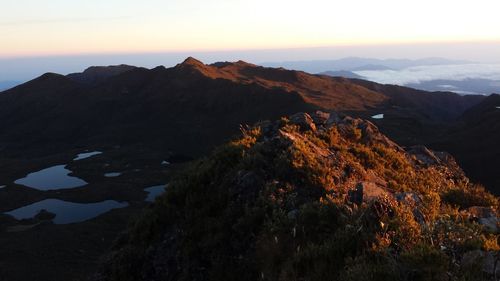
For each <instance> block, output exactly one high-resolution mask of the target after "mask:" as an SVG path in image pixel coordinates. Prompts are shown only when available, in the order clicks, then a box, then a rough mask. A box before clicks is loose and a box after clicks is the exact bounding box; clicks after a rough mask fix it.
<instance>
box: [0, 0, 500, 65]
mask: <svg viewBox="0 0 500 281" xmlns="http://www.w3.org/2000/svg"><path fill="white" fill-rule="evenodd" d="M0 6H1V9H0V37H1V44H2V47H1V48H0V58H1V57H3V58H9V57H10V58H12V57H24V56H43V55H75V54H96V53H97V54H99V53H101V54H102V53H104V54H106V53H137V52H168V51H183V52H186V51H221V50H248V49H275V48H302V47H321V46H343V45H344V46H345V45H374V44H376V45H384V44H389V45H390V44H401V43H406V44H408V43H411V44H413V43H429V42H432V43H436V42H437V43H439V42H448V43H450V42H490V43H491V42H500V32H499V31H498V27H500V17H499V16H498V11H500V2H499V1H498V0H476V1H457V0H439V1H436V0H420V1H404V0H378V1H373V0H370V1H361V0H349V1H332V0H308V1H303V0H300V1H299V0H286V1H285V0H253V1H242V0H211V1H200V0H182V1H181V0H178V1H173V0H147V1H139V0H71V1H68V0H46V1H40V0H0Z"/></svg>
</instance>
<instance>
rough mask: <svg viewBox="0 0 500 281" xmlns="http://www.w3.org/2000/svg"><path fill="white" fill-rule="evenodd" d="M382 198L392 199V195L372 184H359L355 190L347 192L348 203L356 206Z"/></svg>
mask: <svg viewBox="0 0 500 281" xmlns="http://www.w3.org/2000/svg"><path fill="white" fill-rule="evenodd" d="M384 197H392V195H391V193H389V192H388V191H387V190H385V189H384V188H382V187H379V186H377V185H376V184H375V183H373V182H360V183H358V185H357V186H356V189H355V190H351V191H349V201H351V202H353V203H355V204H358V205H359V204H361V203H362V202H372V201H375V200H377V199H379V198H384Z"/></svg>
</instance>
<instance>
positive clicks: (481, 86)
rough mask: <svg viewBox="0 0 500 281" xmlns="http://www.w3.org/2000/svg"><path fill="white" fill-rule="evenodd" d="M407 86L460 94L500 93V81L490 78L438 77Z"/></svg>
mask: <svg viewBox="0 0 500 281" xmlns="http://www.w3.org/2000/svg"><path fill="white" fill-rule="evenodd" d="M406 86H408V87H411V88H418V89H422V90H426V91H452V92H456V93H459V94H483V95H489V94H492V93H500V81H499V80H490V79H478V78H467V79H464V80H444V79H436V80H430V81H421V82H419V83H410V84H407V85H406Z"/></svg>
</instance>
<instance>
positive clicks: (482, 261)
mask: <svg viewBox="0 0 500 281" xmlns="http://www.w3.org/2000/svg"><path fill="white" fill-rule="evenodd" d="M499 258H500V257H499V253H498V252H486V251H482V250H474V251H470V252H467V253H465V254H464V255H463V256H462V264H461V266H462V267H472V266H475V265H476V266H477V265H480V266H481V267H482V270H483V272H484V273H487V274H489V275H490V276H500V260H499Z"/></svg>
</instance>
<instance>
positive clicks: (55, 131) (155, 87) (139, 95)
mask: <svg viewBox="0 0 500 281" xmlns="http://www.w3.org/2000/svg"><path fill="white" fill-rule="evenodd" d="M492 99H494V97H493V98H492ZM481 102H488V99H486V98H485V97H482V96H473V95H470V96H460V95H457V94H454V93H451V92H426V91H421V90H414V89H411V88H407V87H400V86H393V85H381V84H377V83H374V82H369V81H365V80H360V79H346V78H339V77H334V78H332V77H328V76H324V75H312V74H308V73H306V72H301V71H291V70H286V69H283V68H266V67H261V66H257V65H253V64H249V63H246V62H242V61H239V62H235V63H228V62H221V63H215V64H212V65H205V64H203V63H202V62H200V61H198V60H196V59H193V58H188V59H186V60H185V61H184V62H183V63H181V64H179V65H177V66H175V67H173V68H164V67H161V66H160V67H156V68H154V69H145V68H139V67H132V66H124V65H122V66H115V67H92V68H89V69H88V70H86V71H84V72H82V73H75V74H70V75H67V76H63V75H59V74H54V73H47V74H44V75H42V76H41V77H39V78H37V79H34V80H32V81H30V82H28V83H25V84H23V85H20V86H17V87H15V88H13V89H10V90H8V91H5V92H3V93H2V94H1V95H0V126H1V128H2V130H1V131H0V153H1V154H0V155H3V156H7V155H9V156H15V155H23V154H26V153H33V154H36V155H42V154H49V153H51V152H55V151H60V150H64V149H69V148H74V147H84V146H91V145H105V144H106V145H118V144H119V145H125V146H126V145H127V144H135V143H144V144H148V145H151V146H153V147H159V148H161V149H168V150H169V151H173V152H175V153H176V154H181V155H184V156H186V157H187V158H195V157H197V156H199V155H203V154H204V153H206V152H208V151H210V150H211V149H212V148H213V147H215V146H216V145H218V144H220V143H222V142H223V141H224V140H227V139H229V138H230V137H231V136H232V135H233V134H235V133H237V131H238V126H239V125H240V124H253V123H254V122H257V121H259V120H274V119H276V118H279V117H281V116H285V115H289V114H293V113H295V112H300V111H303V112H308V111H311V110H317V109H321V110H326V111H336V112H339V113H344V114H350V115H352V116H356V117H362V118H371V116H373V115H376V114H384V116H385V118H384V119H383V120H374V122H375V123H376V124H377V125H378V126H379V127H380V128H381V130H382V131H383V132H384V133H386V134H387V135H388V136H389V137H391V138H392V139H394V140H395V141H396V142H398V143H400V144H402V145H415V144H429V145H431V146H432V144H434V143H438V142H439V143H448V144H449V146H440V148H442V149H443V150H449V149H448V147H450V148H451V147H452V146H453V145H452V144H454V143H460V144H461V145H463V146H468V145H469V143H468V142H464V141H463V140H460V139H454V138H453V137H450V136H451V135H450V134H448V130H450V129H453V128H455V127H456V124H465V125H464V126H463V127H461V129H460V131H461V132H463V133H465V132H469V131H470V130H473V129H474V127H470V126H472V125H470V124H472V123H471V122H472V121H471V122H467V121H464V120H468V119H469V118H471V117H469V116H470V114H465V115H463V114H464V113H465V112H475V111H477V110H479V111H480V112H482V110H483V108H488V106H485V105H483V103H481ZM489 110H490V111H495V110H496V108H493V105H492V104H490V105H489ZM488 112H489V111H488ZM477 115H478V113H476V114H475V116H477ZM495 118H496V116H492V117H491V120H487V121H488V122H495V120H496V119H495ZM467 124H469V125H467ZM485 130H486V131H484V134H487V133H488V132H491V134H495V131H494V127H491V128H485ZM28 136H29V137H28ZM443 139H446V142H444V141H443ZM471 145H472V143H471ZM483 149H484V151H485V153H488V152H489V153H491V150H495V149H496V148H495V146H486V147H484V148H483ZM466 150H467V149H465V148H464V149H458V148H457V149H454V150H453V153H454V155H455V156H457V158H458V159H459V161H460V163H461V164H464V166H465V167H466V168H465V170H466V172H469V171H470V172H471V175H470V176H471V177H472V178H474V179H477V180H479V181H482V180H483V179H486V178H485V177H484V175H483V174H481V175H480V174H476V172H475V170H474V169H471V170H469V169H467V167H471V166H474V165H467V164H468V163H467V161H472V160H470V158H471V157H472V158H474V156H471V157H465V156H463V157H462V154H466V153H467V152H466ZM490 160H491V161H493V162H481V160H480V158H479V157H478V158H477V159H476V162H478V163H483V164H480V166H479V167H483V166H485V167H486V166H491V165H493V164H494V163H497V162H495V161H496V160H495V159H490ZM462 161H464V162H463V163H462ZM493 166H494V165H493ZM486 170H487V169H486ZM486 182H488V183H489V181H487V180H486ZM490 188H491V189H492V190H496V187H494V186H490Z"/></svg>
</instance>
